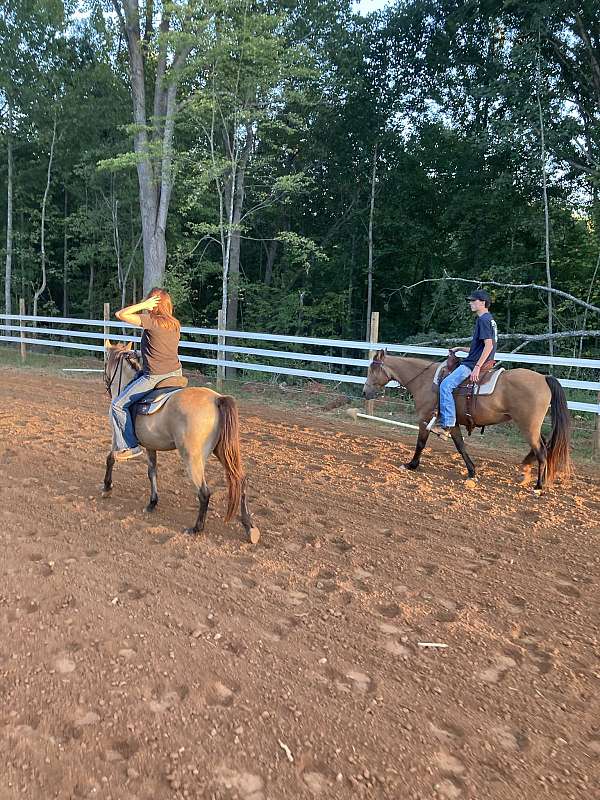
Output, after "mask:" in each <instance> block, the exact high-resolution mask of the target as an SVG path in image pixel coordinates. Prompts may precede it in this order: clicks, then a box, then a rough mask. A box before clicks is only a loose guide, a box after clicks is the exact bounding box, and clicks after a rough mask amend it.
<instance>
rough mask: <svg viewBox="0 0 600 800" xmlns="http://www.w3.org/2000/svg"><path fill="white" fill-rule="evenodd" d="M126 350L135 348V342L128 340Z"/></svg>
mask: <svg viewBox="0 0 600 800" xmlns="http://www.w3.org/2000/svg"><path fill="white" fill-rule="evenodd" d="M125 350H133V342H127V344H126V345H125Z"/></svg>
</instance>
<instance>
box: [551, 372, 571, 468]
mask: <svg viewBox="0 0 600 800" xmlns="http://www.w3.org/2000/svg"><path fill="white" fill-rule="evenodd" d="M546 383H547V384H548V386H549V387H550V391H551V393H552V398H551V401H550V411H551V415H552V431H551V433H550V440H549V441H548V442H547V443H546V452H547V461H546V469H547V472H546V477H547V480H548V482H549V483H552V481H553V480H554V478H557V477H558V476H560V475H563V476H565V477H569V476H570V475H571V473H572V471H573V468H572V465H571V414H570V413H569V409H568V407H567V396H566V394H565V390H564V389H563V388H562V386H561V385H560V383H559V382H558V381H557V380H556V378H554V377H553V376H552V375H547V376H546Z"/></svg>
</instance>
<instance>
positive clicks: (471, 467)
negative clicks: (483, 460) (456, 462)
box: [450, 425, 475, 478]
mask: <svg viewBox="0 0 600 800" xmlns="http://www.w3.org/2000/svg"><path fill="white" fill-rule="evenodd" d="M450 435H451V436H452V441H453V442H454V446H455V447H456V449H457V450H458V452H459V453H460V454H461V456H462V459H463V461H464V462H465V465H466V467H467V472H468V473H469V478H473V477H474V476H475V464H473V462H472V461H471V457H470V456H469V454H468V453H467V448H466V447H465V440H464V439H463V435H462V431H461V429H460V425H455V426H454V428H452V430H451V431H450Z"/></svg>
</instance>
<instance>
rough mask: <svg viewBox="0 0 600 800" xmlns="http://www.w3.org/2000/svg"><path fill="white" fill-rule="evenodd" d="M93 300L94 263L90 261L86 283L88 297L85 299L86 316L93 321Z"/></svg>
mask: <svg viewBox="0 0 600 800" xmlns="http://www.w3.org/2000/svg"><path fill="white" fill-rule="evenodd" d="M93 300H94V262H93V261H92V263H91V264H90V279H89V282H88V297H87V302H88V316H89V318H90V319H94V315H93V313H92V311H93V308H92V305H93Z"/></svg>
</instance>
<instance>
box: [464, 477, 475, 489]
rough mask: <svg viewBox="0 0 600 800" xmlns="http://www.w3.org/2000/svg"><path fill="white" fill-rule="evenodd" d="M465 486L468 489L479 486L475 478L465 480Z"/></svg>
mask: <svg viewBox="0 0 600 800" xmlns="http://www.w3.org/2000/svg"><path fill="white" fill-rule="evenodd" d="M465 486H466V488H467V489H475V488H477V481H476V480H474V479H473V478H467V480H466V481H465Z"/></svg>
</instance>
